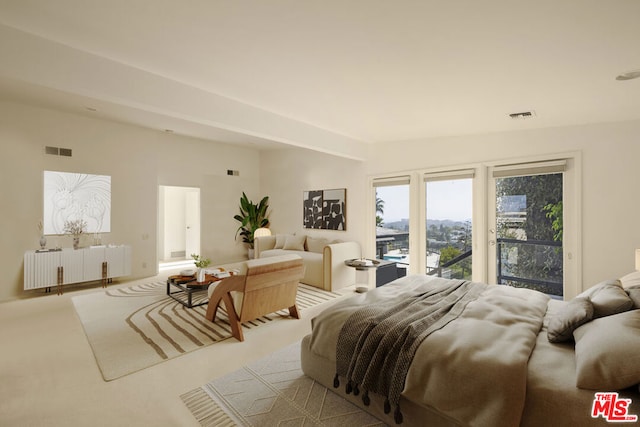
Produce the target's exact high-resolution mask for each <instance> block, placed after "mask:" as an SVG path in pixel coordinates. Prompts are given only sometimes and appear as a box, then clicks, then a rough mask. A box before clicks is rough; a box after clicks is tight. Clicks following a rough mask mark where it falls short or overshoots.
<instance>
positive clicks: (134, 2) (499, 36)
mask: <svg viewBox="0 0 640 427" xmlns="http://www.w3.org/2000/svg"><path fill="white" fill-rule="evenodd" d="M639 21H640V2H639V1H637V0H610V1H603V0H563V1H557V0H538V1H536V2H524V1H517V0H516V1H514V0H483V1H477V0H456V1H447V2H444V1H434V0H415V1H409V0H398V1H387V0H348V1H346V0H339V1H338V0H322V1H319V0H318V1H316V0H309V1H299V0H246V1H214V0H180V1H179V0H110V1H108V2H106V1H102V0H56V1H50V0H21V1H11V0H0V24H1V28H0V30H2V31H3V32H4V33H2V34H4V37H2V39H3V40H2V41H0V54H3V55H4V59H3V60H2V61H1V63H0V97H1V98H4V99H11V100H17V101H21V102H29V103H34V104H37V105H45V106H51V107H55V108H61V109H64V110H70V111H76V112H80V113H82V114H88V115H97V116H99V117H104V118H108V119H113V120H120V121H125V122H129V123H135V124H140V125H143V126H146V127H150V128H154V129H160V130H163V129H171V130H173V131H174V132H175V133H179V134H184V135H190V136H196V137H200V138H206V139H212V140H217V141H223V142H230V143H239V144H245V145H250V146H255V147H260V148H265V149H267V148H274V147H280V146H282V145H297V146H301V147H307V148H312V149H319V150H322V151H326V152H333V153H335V154H339V155H346V156H352V155H353V153H354V152H355V150H357V149H359V148H360V147H363V146H367V144H368V143H379V142H395V141H402V140H418V139H429V138H432V137H439V136H448V135H467V134H479V133H489V132H503V131H511V130H519V129H532V128H545V127H556V126H570V125H580V124H589V123H598V122H616V121H626V120H638V119H640V79H636V80H628V81H617V80H616V79H615V77H616V76H617V75H618V74H621V73H623V72H627V71H632V70H637V69H640V46H639V44H640V43H639V42H640V25H638V22H639ZM47 52H49V53H48V54H47ZM7 55H9V58H7ZM45 61H46V62H45ZM43 62H44V63H43ZM69 63H73V64H74V67H77V69H78V70H84V72H83V73H80V72H79V73H78V75H74V76H72V78H71V77H69V74H70V73H69V71H68V70H69V68H65V66H67V64H69ZM14 64H15V65H14ZM20 67H22V68H20ZM74 69H76V68H74ZM65 70H66V71H65ZM63 71H64V72H63ZM87 75H90V76H89V77H87ZM115 75H117V76H118V80H117V81H116V80H115V78H114V76H115ZM98 77H99V79H98ZM83 79H84V80H83ZM85 80H86V81H85ZM145 88H148V89H149V92H151V88H154V89H155V88H163V91H166V94H165V95H166V96H165V98H162V99H161V97H160V95H158V94H157V92H158V91H157V90H154V91H153V94H150V93H143V92H142V91H143V89H145ZM190 100H191V101H190ZM87 107H89V108H91V109H95V110H97V111H89V110H87V109H86V108H87ZM524 111H534V115H533V117H532V118H529V119H516V120H514V119H512V118H510V117H509V114H510V113H518V112H524ZM343 147H347V148H343Z"/></svg>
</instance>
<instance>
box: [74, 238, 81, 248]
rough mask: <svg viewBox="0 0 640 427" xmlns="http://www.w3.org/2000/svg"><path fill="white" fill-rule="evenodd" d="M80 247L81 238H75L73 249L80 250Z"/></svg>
mask: <svg viewBox="0 0 640 427" xmlns="http://www.w3.org/2000/svg"><path fill="white" fill-rule="evenodd" d="M78 245H80V236H77V237H76V236H74V237H73V249H78Z"/></svg>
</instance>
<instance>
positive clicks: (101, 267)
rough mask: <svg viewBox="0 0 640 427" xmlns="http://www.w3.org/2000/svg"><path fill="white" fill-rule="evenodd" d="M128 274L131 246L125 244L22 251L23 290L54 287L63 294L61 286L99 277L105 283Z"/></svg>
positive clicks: (89, 280) (129, 272) (129, 270)
mask: <svg viewBox="0 0 640 427" xmlns="http://www.w3.org/2000/svg"><path fill="white" fill-rule="evenodd" d="M130 274H131V247H130V246H126V245H122V246H100V247H89V248H83V249H75V250H74V249H63V250H61V251H51V252H36V251H27V252H25V254H24V289H25V290H30V289H41V288H51V287H52V286H57V288H58V293H62V285H67V284H70V283H80V282H91V281H95V280H102V284H103V286H105V285H106V283H107V282H110V281H111V279H114V278H116V277H123V276H128V275H130Z"/></svg>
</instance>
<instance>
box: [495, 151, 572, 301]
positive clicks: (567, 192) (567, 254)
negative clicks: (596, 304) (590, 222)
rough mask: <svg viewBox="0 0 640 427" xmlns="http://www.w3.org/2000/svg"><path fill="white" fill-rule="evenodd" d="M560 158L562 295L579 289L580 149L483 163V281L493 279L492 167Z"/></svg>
mask: <svg viewBox="0 0 640 427" xmlns="http://www.w3.org/2000/svg"><path fill="white" fill-rule="evenodd" d="M554 160H564V161H565V162H566V168H565V170H564V171H563V172H562V174H563V175H562V176H563V179H562V186H563V189H562V206H563V239H562V245H563V279H562V282H563V298H564V299H565V300H570V299H572V298H573V297H575V296H576V295H577V294H579V293H580V292H582V286H581V284H582V268H581V266H582V237H581V236H582V214H581V206H582V180H581V179H580V178H581V177H582V169H581V167H582V157H581V153H580V152H569V153H559V154H554V155H544V156H531V157H523V158H515V159H508V160H501V161H495V162H491V163H488V164H487V173H486V184H487V186H486V193H485V194H486V198H485V199H486V208H485V212H486V221H487V222H486V227H485V234H486V237H485V241H484V249H485V250H484V252H485V255H486V258H487V259H486V262H487V263H486V274H487V276H486V278H485V279H484V282H485V283H489V284H495V283H496V263H497V260H496V247H495V246H494V245H491V241H492V240H493V239H492V236H491V232H490V230H491V229H493V230H496V224H495V221H496V216H495V198H496V194H495V178H493V170H494V169H495V168H497V167H502V166H506V165H514V164H522V165H527V164H533V163H541V162H550V161H554Z"/></svg>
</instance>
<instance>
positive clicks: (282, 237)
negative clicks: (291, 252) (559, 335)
mask: <svg viewBox="0 0 640 427" xmlns="http://www.w3.org/2000/svg"><path fill="white" fill-rule="evenodd" d="M289 236H290V234H276V245H275V246H274V247H273V249H283V248H284V244H285V243H286V241H287V237H289Z"/></svg>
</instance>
